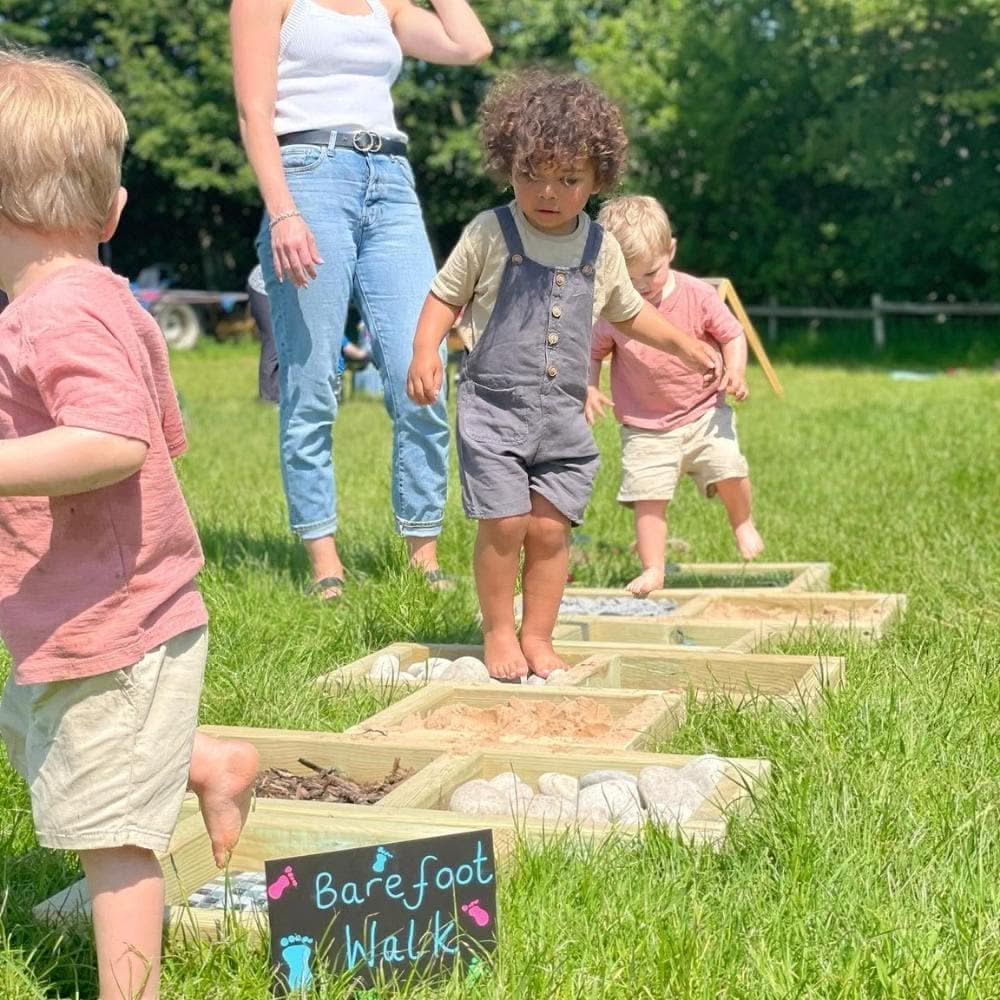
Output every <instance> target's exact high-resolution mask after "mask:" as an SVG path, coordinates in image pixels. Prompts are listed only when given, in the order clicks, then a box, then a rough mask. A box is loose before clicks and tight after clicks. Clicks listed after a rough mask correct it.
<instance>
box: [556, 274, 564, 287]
mask: <svg viewBox="0 0 1000 1000" xmlns="http://www.w3.org/2000/svg"><path fill="white" fill-rule="evenodd" d="M556 284H557V285H558V286H559V287H560V288H562V286H563V285H565V284H566V275H565V274H563V273H562V272H561V271H560V272H559V273H558V274H557V275H556Z"/></svg>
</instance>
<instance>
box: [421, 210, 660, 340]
mask: <svg viewBox="0 0 1000 1000" xmlns="http://www.w3.org/2000/svg"><path fill="white" fill-rule="evenodd" d="M510 207H511V210H512V211H513V213H514V222H515V223H516V224H517V231H518V233H519V234H520V236H521V242H522V243H523V244H524V253H525V256H527V257H529V258H530V259H531V260H534V261H537V262H538V263H539V264H542V265H543V266H544V267H579V265H580V261H581V260H582V258H583V251H584V248H585V247H586V245H587V236H588V235H589V233H590V225H591V222H590V218H589V217H588V216H587V215H586V214H585V213H583V212H581V213H580V216H579V221H578V223H577V227H576V229H575V230H574V231H573V232H572V233H569V234H568V235H566V236H550V235H549V234H548V233H543V232H542V231H541V230H539V229H536V228H535V227H534V226H533V225H532V224H531V223H530V222H529V221H528V220H527V219H526V218H525V217H524V214H523V213H522V212H521V210H520V209H519V208H518V207H517V203H516V202H511V204H510ZM509 256H510V252H509V251H508V249H507V244H506V242H505V240H504V238H503V232H502V231H501V229H500V222H499V220H498V219H497V216H496V213H495V212H493V211H492V210H491V211H488V212H480V213H479V215H477V216H476V217H475V218H474V219H473V220H472V222H470V223H469V224H468V225H467V226H466V227H465V231H464V232H463V233H462V236H461V239H459V241H458V243H457V244H456V245H455V249H454V250H452V252H451V255H450V256H449V257H448V260H447V261H445V265H444V267H442V268H441V270H440V271H439V272H438V274H437V277H436V278H435V279H434V282H433V284H432V285H431V291H432V292H433V293H434V294H435V295H436V296H437V297H438V298H439V299H441V300H443V301H444V302H447V303H448V304H449V305H453V306H464V307H465V312H464V313H463V314H462V317H461V319H460V320H459V323H458V331H459V333H460V334H461V337H462V342H463V343H464V344H465V346H466V348H467V349H468V350H470V351H471V350H472V348H473V347H474V346H475V344H476V341H477V340H479V338H480V337H481V336H482V335H483V331H484V330H485V329H486V324H487V323H488V322H489V318H490V315H491V314H492V312H493V307H494V305H496V301H497V293H498V292H499V291H500V280H501V278H502V277H503V271H504V266H505V265H506V263H507V258H508V257H509ZM594 271H595V273H594V315H593V322H594V323H596V322H597V320H598V319H606V320H607V321H608V322H609V323H623V322H625V321H626V320H630V319H632V318H633V317H634V316H636V315H637V314H638V312H639V310H640V309H642V304H643V300H642V296H641V295H640V294H639V293H638V292H637V291H636V290H635V288H634V287H633V286H632V281H631V280H630V278H629V276H628V268H627V267H626V266H625V256H624V254H622V251H621V247H620V246H619V245H618V241H617V240H616V239H615V238H614V237H613V236H612V235H611V234H610V233H609V232H607V231H605V233H604V239H603V241H602V242H601V249H600V252H599V253H598V255H597V264H596V265H595V269H594Z"/></svg>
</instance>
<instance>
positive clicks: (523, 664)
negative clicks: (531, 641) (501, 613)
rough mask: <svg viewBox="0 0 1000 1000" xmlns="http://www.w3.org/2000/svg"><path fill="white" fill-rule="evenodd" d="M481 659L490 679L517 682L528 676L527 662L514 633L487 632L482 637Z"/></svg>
mask: <svg viewBox="0 0 1000 1000" xmlns="http://www.w3.org/2000/svg"><path fill="white" fill-rule="evenodd" d="M483 658H484V660H485V662H486V669H487V670H488V671H489V672H490V677H495V678H496V679H497V680H498V681H511V680H517V679H518V678H519V677H526V676H527V675H528V662H527V660H525V658H524V654H523V653H522V652H521V645H520V643H519V642H518V641H517V634H516V633H515V632H489V633H487V634H485V635H484V636H483Z"/></svg>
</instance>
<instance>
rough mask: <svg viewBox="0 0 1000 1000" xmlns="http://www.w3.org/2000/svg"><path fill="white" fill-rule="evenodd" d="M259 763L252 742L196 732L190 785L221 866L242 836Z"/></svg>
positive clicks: (213, 850) (216, 859) (218, 863)
mask: <svg viewBox="0 0 1000 1000" xmlns="http://www.w3.org/2000/svg"><path fill="white" fill-rule="evenodd" d="M258 767H259V759H258V755H257V749H256V747H254V746H253V744H251V743H245V742H244V741H243V740H223V739H216V738H215V737H214V736H206V735H205V734H204V733H195V737H194V749H193V750H192V752H191V771H190V774H189V777H188V787H189V788H190V789H191V791H192V792H194V793H195V794H196V795H197V796H198V802H199V805H200V806H201V815H202V818H203V819H204V820H205V828H206V829H207V830H208V836H209V839H210V840H211V841H212V854H213V855H214V856H215V863H216V864H217V865H218V866H219V867H220V868H223V867H225V865H226V862H227V861H228V858H229V854H230V852H231V851H232V850H233V848H234V847H235V846H236V842H237V841H238V840H239V839H240V832H241V831H242V829H243V824H244V823H245V822H246V818H247V812H248V810H249V809H250V793H251V791H252V790H253V785H254V780H255V779H256V777H257V769H258Z"/></svg>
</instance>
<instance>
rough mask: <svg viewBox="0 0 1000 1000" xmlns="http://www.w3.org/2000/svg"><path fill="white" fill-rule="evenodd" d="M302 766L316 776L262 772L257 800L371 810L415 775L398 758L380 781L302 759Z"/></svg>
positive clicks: (277, 768) (258, 780) (288, 772)
mask: <svg viewBox="0 0 1000 1000" xmlns="http://www.w3.org/2000/svg"><path fill="white" fill-rule="evenodd" d="M299 763H300V764H301V765H302V766H303V767H308V768H309V769H310V770H311V771H313V773H312V774H294V773H293V772H291V771H286V770H285V769H284V768H281V767H272V768H270V769H269V770H267V771H262V772H261V773H260V774H259V775H258V777H257V795H258V797H260V798H264V799H299V800H305V801H310V802H348V803H350V804H351V805H359V806H369V805H371V804H372V803H374V802H378V801H379V799H382V798H385V796H386V795H388V794H389V792H391V791H392V790H393V789H394V788H395V787H396V786H397V785H398V784H399V783H400V782H401V781H405V780H406V779H407V778H408V777H410V775H411V774H413V768H412V767H400V765H399V758H398V757H397V758H396V760H395V761H394V762H393V765H392V770H391V771H390V772H389V774H387V775H386V776H385V777H384V778H382V779H381V780H379V781H354V780H353V779H352V778H348V777H346V776H345V775H344V774H342V773H341V772H340V771H338V770H337V769H336V768H335V767H320V766H319V764H314V763H312V761H308V760H305V759H304V758H302V757H300V758H299Z"/></svg>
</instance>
